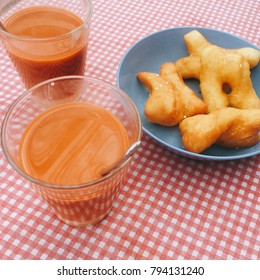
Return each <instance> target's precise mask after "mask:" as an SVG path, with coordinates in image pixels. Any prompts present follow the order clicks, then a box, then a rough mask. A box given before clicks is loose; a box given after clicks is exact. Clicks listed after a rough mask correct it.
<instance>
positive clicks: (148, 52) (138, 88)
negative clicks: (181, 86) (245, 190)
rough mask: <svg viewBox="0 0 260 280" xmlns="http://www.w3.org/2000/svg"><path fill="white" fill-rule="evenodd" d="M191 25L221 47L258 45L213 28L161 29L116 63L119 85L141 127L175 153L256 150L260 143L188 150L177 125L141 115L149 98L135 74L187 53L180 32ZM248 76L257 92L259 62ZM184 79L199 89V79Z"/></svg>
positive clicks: (224, 155) (213, 156)
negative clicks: (170, 124) (159, 121)
mask: <svg viewBox="0 0 260 280" xmlns="http://www.w3.org/2000/svg"><path fill="white" fill-rule="evenodd" d="M194 29H196V30H198V31H199V32H200V33H201V34H203V35H204V36H205V37H206V38H207V40H208V41H210V42H211V43H213V44H216V45H219V46H221V47H224V48H242V47H253V48H257V47H256V46H254V45H253V44H251V43H249V42H247V41H245V40H243V39H241V38H238V37H236V36H233V35H231V34H228V33H225V32H221V31H218V30H213V29H207V28H199V27H182V28H171V29H166V30H162V31H160V32H157V33H153V34H151V35H149V36H147V37H145V38H143V39H141V40H140V41H138V42H137V43H136V44H135V45H134V46H132V47H131V48H130V49H129V50H128V51H127V53H126V54H125V55H124V57H123V59H122V61H121V63H120V65H119V69H118V73H117V85H118V87H119V88H121V89H122V90H123V91H124V92H126V93H127V94H128V95H129V96H130V97H131V98H132V100H133V101H134V103H135V105H136V106H137V108H138V110H139V113H140V115H141V119H142V122H143V129H144V131H145V132H146V133H148V134H149V135H150V136H151V137H152V138H154V139H155V140H157V141H158V142H160V143H161V144H163V145H165V146H167V147H168V148H169V149H171V150H172V151H174V152H175V153H177V154H180V155H182V156H185V157H189V158H194V159H201V160H234V159H240V158H245V157H249V156H253V155H257V154H259V153H260V143H258V144H256V145H254V146H252V147H248V148H242V149H230V148H223V147H220V146H217V145H213V146H211V147H210V148H208V149H207V150H205V151H204V152H203V153H200V154H195V153H191V152H189V151H186V150H184V148H183V146H182V142H181V135H180V132H179V129H178V127H164V126H160V125H157V124H153V123H150V122H147V120H146V118H145V115H144V106H145V102H146V100H147V98H148V92H147V90H146V89H145V88H144V86H143V85H142V84H141V83H140V82H139V81H138V79H137V78H136V75H137V73H138V72H142V71H148V72H155V73H159V72H160V66H161V64H163V63H165V62H169V61H176V60H177V59H179V58H181V57H184V56H187V55H188V53H187V50H186V44H185V42H184V39H183V36H184V35H185V34H186V33H188V32H190V31H192V30H194ZM251 79H252V82H253V86H254V88H255V91H256V93H257V95H258V96H260V65H258V66H257V67H255V68H254V69H252V72H251ZM186 83H187V85H188V86H190V87H191V88H192V89H193V90H194V91H195V92H199V84H198V81H195V80H188V81H186Z"/></svg>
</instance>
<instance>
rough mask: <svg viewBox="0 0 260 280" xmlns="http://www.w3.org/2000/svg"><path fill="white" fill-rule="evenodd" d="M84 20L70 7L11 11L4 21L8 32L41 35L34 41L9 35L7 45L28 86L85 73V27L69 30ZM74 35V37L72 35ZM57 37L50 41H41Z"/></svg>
mask: <svg viewBox="0 0 260 280" xmlns="http://www.w3.org/2000/svg"><path fill="white" fill-rule="evenodd" d="M82 24H83V22H82V20H81V19H80V18H79V17H78V16H76V15H75V14H73V13H71V12H70V11H68V10H66V9H62V8H58V7H54V6H35V7H30V8H26V9H23V10H21V11H18V12H16V13H14V14H13V15H11V16H10V17H9V18H8V19H7V20H6V21H5V23H4V25H5V27H6V29H7V30H8V32H9V33H12V34H14V35H18V36H21V37H26V38H27V39H28V38H34V39H39V40H37V42H36V41H34V42H32V41H29V40H27V41H26V40H24V41H23V40H19V41H17V42H11V40H8V39H7V42H6V45H7V46H6V48H7V52H8V54H9V56H10V57H11V59H12V61H13V63H14V65H15V67H16V69H17V71H18V72H19V74H20V76H21V78H22V80H23V82H24V84H25V86H26V87H27V88H29V87H31V86H33V85H35V84H37V83H39V82H42V81H44V80H47V79H50V78H54V77H58V76H64V75H83V74H84V70H85V62H86V50H87V37H88V35H87V34H85V32H86V31H85V30H84V29H82V31H77V32H78V33H76V32H75V33H72V34H69V35H67V36H66V38H61V37H60V38H58V37H56V36H61V35H63V34H67V33H69V32H71V31H73V30H75V29H76V28H78V27H80V26H81V25H82ZM73 36H74V37H73ZM50 37H56V38H55V39H50V40H47V41H43V40H42V41H41V39H46V38H50Z"/></svg>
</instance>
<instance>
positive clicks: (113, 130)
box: [19, 103, 129, 223]
mask: <svg viewBox="0 0 260 280" xmlns="http://www.w3.org/2000/svg"><path fill="white" fill-rule="evenodd" d="M128 147H129V137H128V134H127V131H126V129H125V127H124V126H123V124H122V123H121V121H120V120H119V119H117V117H116V116H114V115H113V114H112V113H110V112H108V111H107V110H105V109H103V108H101V107H99V106H95V105H92V104H89V103H67V104H62V105H58V106H55V107H53V108H51V109H49V110H47V111H45V112H43V113H42V114H40V115H39V116H37V117H36V118H35V119H34V120H33V121H32V123H31V124H30V125H29V126H28V127H27V129H26V130H25V132H24V134H23V137H22V140H21V143H20V152H19V154H20V166H21V169H23V170H24V171H25V172H26V173H27V174H29V175H30V176H32V177H34V178H35V179H38V180H39V181H43V182H47V183H51V184H55V185H63V186H64V185H65V186H69V185H77V184H86V183H88V182H92V181H94V180H97V179H99V178H101V171H102V169H103V168H104V167H107V166H109V165H111V164H112V163H113V162H114V161H116V160H118V159H119V158H121V157H122V156H123V155H124V153H125V152H126V150H127V149H128ZM115 184H116V182H112V183H111V184H110V185H107V186H103V187H101V188H100V189H98V190H97V191H96V195H93V192H92V193H91V192H90V195H89V196H88V195H86V193H84V194H79V195H78V197H77V198H75V196H74V193H73V189H71V190H70V191H69V190H66V189H64V190H63V191H60V190H59V192H57V195H54V196H53V194H52V192H50V193H49V194H48V190H47V191H46V195H45V198H46V199H47V201H48V203H49V205H50V206H51V207H52V208H53V209H54V210H55V212H56V213H58V215H60V218H62V219H63V220H68V221H72V220H75V221H76V220H77V219H78V217H81V220H82V223H84V222H86V221H89V220H91V219H92V216H93V215H94V216H95V217H99V216H100V217H101V216H102V215H103V214H104V213H105V212H108V211H109V208H110V207H111V203H109V202H110V201H111V202H112V201H113V199H114V196H115V195H116V191H117V189H116V188H115ZM90 189H91V188H90ZM40 191H41V190H40ZM70 192H71V194H73V196H72V197H70Z"/></svg>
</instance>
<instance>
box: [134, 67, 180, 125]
mask: <svg viewBox="0 0 260 280" xmlns="http://www.w3.org/2000/svg"><path fill="white" fill-rule="evenodd" d="M137 77H138V79H139V80H140V81H141V82H142V83H143V84H144V85H145V87H146V88H147V89H148V91H149V92H150V95H149V98H148V99H147V101H146V104H145V108H144V114H145V116H146V119H147V120H148V121H150V122H153V123H157V124H161V125H165V126H173V125H176V124H178V123H179V122H180V121H181V120H182V119H183V114H182V113H181V112H180V110H179V107H180V106H179V100H178V98H177V96H176V94H174V91H173V89H172V87H171V85H170V83H169V82H168V81H166V80H165V79H164V78H163V77H161V76H160V75H158V74H155V73H150V72H140V73H138V74H137Z"/></svg>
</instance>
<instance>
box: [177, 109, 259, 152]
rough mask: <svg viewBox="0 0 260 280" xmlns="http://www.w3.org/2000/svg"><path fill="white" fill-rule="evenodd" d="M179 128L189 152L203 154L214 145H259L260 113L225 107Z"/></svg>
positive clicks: (186, 120) (239, 146)
mask: <svg viewBox="0 0 260 280" xmlns="http://www.w3.org/2000/svg"><path fill="white" fill-rule="evenodd" d="M179 129H180V132H181V135H182V143H183V146H184V148H185V149H186V150H188V151H190V152H194V153H201V152H203V151H204V150H205V149H207V148H208V147H210V146H211V145H213V144H214V143H217V144H220V145H222V146H225V147H229V148H241V147H246V146H251V145H255V144H256V143H257V142H258V141H259V131H260V110H258V109H250V110H241V109H236V108H230V107H227V108H224V109H220V110H216V111H214V112H212V113H210V114H207V115H203V114H200V115H196V116H193V117H190V118H186V119H185V120H183V121H182V122H181V123H180V125H179Z"/></svg>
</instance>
